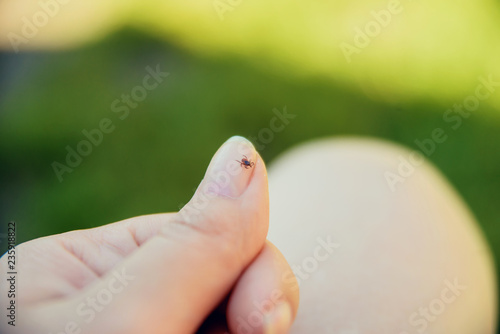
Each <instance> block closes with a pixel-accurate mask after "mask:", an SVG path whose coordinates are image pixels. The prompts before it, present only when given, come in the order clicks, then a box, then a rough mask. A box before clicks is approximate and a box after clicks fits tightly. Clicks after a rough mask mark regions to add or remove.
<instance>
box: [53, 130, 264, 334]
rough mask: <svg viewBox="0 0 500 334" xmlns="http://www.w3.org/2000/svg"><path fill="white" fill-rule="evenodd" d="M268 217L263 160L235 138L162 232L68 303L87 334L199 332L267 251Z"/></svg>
mask: <svg viewBox="0 0 500 334" xmlns="http://www.w3.org/2000/svg"><path fill="white" fill-rule="evenodd" d="M244 156H246V157H247V158H245V159H247V160H246V163H245V162H242V163H240V162H237V161H235V160H241V159H243V158H244ZM268 223H269V204H268V188H267V173H266V169H265V165H264V163H263V161H262V159H261V158H260V156H259V155H258V154H257V152H256V151H255V148H254V147H253V145H252V144H251V143H250V142H249V141H248V140H246V139H244V138H242V137H232V138H231V139H229V140H228V141H227V142H225V143H224V144H223V145H222V147H221V148H220V149H219V150H218V151H217V153H216V154H215V156H214V157H213V159H212V161H211V162H210V165H209V167H208V170H207V172H206V174H205V177H204V178H203V181H202V182H201V184H200V186H199V187H198V189H197V190H196V192H195V194H194V196H193V198H192V199H191V201H190V202H189V203H188V204H187V205H186V206H185V207H184V208H183V209H182V210H181V211H180V212H179V213H177V214H176V215H175V216H174V218H173V219H172V220H170V221H165V222H164V225H163V226H162V228H161V232H160V233H158V234H157V235H155V236H153V237H152V238H150V239H149V240H148V241H147V242H146V243H144V244H143V245H142V246H141V247H140V248H139V249H138V250H137V251H136V252H134V253H132V254H131V255H130V256H129V257H127V258H126V259H125V260H124V261H122V263H120V264H119V265H118V266H117V268H115V269H114V270H111V272H110V273H108V275H106V276H105V277H103V278H102V279H101V280H99V281H98V283H97V284H94V285H93V286H91V287H90V288H89V289H86V290H84V291H83V292H82V293H81V294H80V295H79V296H77V297H75V298H73V301H72V303H73V304H74V305H71V306H68V305H65V306H64V307H63V309H64V310H70V311H68V312H69V313H68V312H66V314H67V315H69V317H71V318H72V319H74V320H75V321H77V323H78V324H80V325H81V327H80V328H82V329H83V331H82V332H83V333H101V332H106V333H144V332H145V333H151V334H154V333H176V334H178V333H192V332H195V331H196V329H197V328H198V326H199V325H200V324H201V323H202V321H203V320H204V319H205V318H206V317H207V316H208V315H209V314H210V312H211V311H212V310H213V309H214V308H215V307H216V306H217V305H218V304H219V303H220V302H221V300H222V299H223V298H224V297H225V296H226V295H227V294H228V293H229V291H230V289H231V288H232V286H233V285H234V284H235V282H236V281H237V279H238V277H239V275H240V274H241V273H242V272H243V270H244V268H245V267H246V266H247V265H248V264H249V263H250V262H251V261H252V259H253V258H254V257H255V256H256V255H257V254H258V253H259V251H260V250H261V249H262V247H263V245H264V243H265V237H266V234H267V228H268ZM124 277H125V278H126V279H124ZM120 278H121V281H126V286H125V287H123V289H122V291H121V292H119V293H116V294H114V295H113V300H112V302H110V303H109V304H108V305H104V306H101V310H99V312H96V314H95V317H94V319H91V317H89V316H86V317H78V316H75V315H74V313H75V310H77V311H76V314H77V315H78V311H82V306H81V305H82V303H88V300H89V299H88V298H89V296H90V298H99V295H100V294H105V292H103V291H107V290H111V288H112V287H113V288H116V286H118V285H119V283H117V282H120ZM111 292H113V291H112V290H111ZM51 313H52V312H51ZM72 313H73V316H72V315H71V314H72ZM80 313H82V312H80ZM52 314H54V313H52ZM124 315H125V316H124ZM117 319H120V321H117Z"/></svg>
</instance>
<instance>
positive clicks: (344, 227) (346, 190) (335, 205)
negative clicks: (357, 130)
mask: <svg viewBox="0 0 500 334" xmlns="http://www.w3.org/2000/svg"><path fill="white" fill-rule="evenodd" d="M410 154H413V153H412V151H409V150H408V149H404V148H402V147H399V146H396V145H394V144H390V143H388V142H384V141H380V140H375V139H371V138H369V139H361V138H338V139H325V140H320V141H314V142H311V143H307V144H304V145H301V146H299V147H297V148H294V149H292V150H290V151H288V152H287V153H285V154H284V155H283V156H281V157H279V158H278V159H277V160H275V161H274V162H273V164H272V165H271V166H270V168H269V175H270V177H269V180H270V183H269V188H270V210H271V211H270V212H271V220H270V221H271V224H270V229H269V235H268V238H269V240H271V241H272V242H273V243H274V244H275V245H276V246H277V247H278V248H279V249H280V250H281V251H282V253H283V254H284V255H285V257H286V259H287V260H288V262H289V264H290V265H291V266H292V268H296V269H297V267H299V268H300V269H301V270H300V271H296V274H297V278H298V280H299V283H300V308H299V312H298V314H297V318H296V321H295V323H294V325H293V326H292V330H291V333H340V334H380V333H388V334H389V333H390V334H419V333H427V334H438V333H439V334H449V333H453V334H479V333H482V334H492V333H495V329H496V314H497V300H496V297H497V288H496V278H495V274H494V266H493V261H492V256H491V253H490V251H489V248H488V245H487V244H486V242H485V239H484V237H483V235H482V234H481V232H480V230H479V228H478V224H477V222H476V221H475V218H474V217H473V216H472V214H471V213H470V211H469V210H468V208H467V206H466V205H465V203H464V202H463V200H462V199H461V198H460V197H459V196H458V195H457V193H456V192H455V191H454V190H453V188H452V187H451V186H450V185H449V183H448V182H447V181H446V180H445V179H444V177H443V176H442V175H441V174H440V173H439V172H438V171H437V170H436V169H435V168H434V167H433V166H431V164H430V163H429V162H427V161H425V162H423V163H422V164H421V165H419V166H414V170H413V172H412V173H411V172H409V173H408V174H407V177H405V178H404V181H403V182H399V183H397V184H395V187H394V188H393V189H394V191H392V189H391V187H390V186H389V183H388V182H387V180H386V177H385V175H386V172H393V173H397V171H398V167H399V164H400V161H401V160H400V159H399V158H400V157H403V158H404V159H406V160H409V158H410ZM413 156H414V157H416V156H415V155H413ZM326 236H330V237H331V239H332V241H333V242H335V243H338V245H339V246H338V248H337V249H335V251H334V252H333V253H332V254H331V255H329V257H328V258H327V259H326V260H323V261H316V262H317V266H316V268H314V266H313V264H314V263H313V262H311V261H310V258H311V257H313V251H314V250H315V248H316V247H317V246H318V241H317V238H318V237H321V238H326ZM320 255H321V256H323V254H320ZM308 258H309V262H307V260H306V259H308ZM305 261H306V262H305ZM305 268H307V269H309V270H310V271H312V272H310V273H309V272H307V271H306V270H305ZM312 269H314V270H312ZM306 276H307V277H306ZM454 285H458V287H456V289H450V288H449V286H452V287H453V286H454Z"/></svg>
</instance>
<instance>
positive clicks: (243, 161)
mask: <svg viewBox="0 0 500 334" xmlns="http://www.w3.org/2000/svg"><path fill="white" fill-rule="evenodd" d="M236 162H239V163H240V165H241V167H245V169H248V168H252V167H253V166H255V162H253V161H250V160H248V158H247V156H246V155H244V158H243V159H241V161H240V160H236Z"/></svg>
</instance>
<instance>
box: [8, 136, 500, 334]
mask: <svg viewBox="0 0 500 334" xmlns="http://www.w3.org/2000/svg"><path fill="white" fill-rule="evenodd" d="M407 153H408V152H407V151H405V150H403V149H401V148H397V147H394V146H392V145H389V144H385V143H379V142H374V141H371V140H370V141H368V140H352V139H350V140H329V141H322V142H315V143H311V144H309V145H307V146H303V147H301V148H298V149H295V150H292V151H291V152H290V153H288V154H286V155H285V156H283V157H281V158H279V159H278V160H277V161H276V162H275V163H274V165H273V166H272V167H271V169H270V201H269V197H268V191H267V189H268V186H267V172H266V168H265V165H264V163H263V161H262V159H261V158H260V156H259V155H258V153H257V152H255V150H254V148H253V146H251V144H249V143H248V142H247V141H246V140H244V139H242V138H240V137H236V138H233V139H232V140H230V141H228V142H226V143H225V144H224V145H223V147H222V148H221V149H220V150H219V151H218V153H217V154H216V156H215V158H214V159H213V160H212V162H211V164H210V166H209V169H208V171H207V174H206V176H205V178H204V180H203V181H202V183H201V185H200V187H199V188H198V190H197V191H196V194H195V195H194V197H193V199H192V200H191V202H190V204H188V205H187V207H185V208H184V209H183V210H182V211H181V212H179V213H165V214H156V215H148V216H141V217H135V218H131V219H127V220H125V221H121V222H117V223H113V224H109V225H106V226H103V227H99V228H95V229H91V230H81V231H73V232H69V233H65V234H61V235H56V236H50V237H46V238H41V239H36V240H33V241H30V242H27V243H24V244H22V245H20V246H19V247H18V248H17V251H18V263H19V268H18V271H19V272H20V273H21V274H20V275H19V278H18V279H19V281H18V287H17V289H18V291H22V293H19V296H18V300H17V302H18V305H19V310H18V315H19V314H22V315H23V316H22V319H23V320H19V323H18V325H19V326H17V327H16V328H15V330H14V329H13V328H11V327H6V326H5V324H6V323H5V321H3V322H2V323H1V324H0V326H3V327H0V330H1V331H2V332H6V333H27V334H29V333H60V332H63V331H64V330H65V329H68V328H67V326H68V324H70V325H69V326H70V327H69V329H72V328H71V325H72V324H73V323H76V324H77V329H81V332H80V333H120V334H121V333H153V334H154V333H193V332H195V331H196V330H197V329H198V327H199V326H200V325H201V324H202V323H204V324H205V325H204V326H203V328H202V330H201V332H205V333H225V332H226V331H229V332H231V333H287V332H292V333H341V334H365V333H366V334H371V333H394V334H404V333H408V334H413V333H420V332H419V330H420V329H422V328H423V324H422V321H420V322H418V324H419V325H418V326H415V324H414V323H410V321H409V320H408V319H409V317H410V316H412V315H413V313H414V312H417V316H418V317H423V316H420V315H419V313H418V312H419V308H424V309H425V308H428V307H429V304H431V306H436V305H438V304H439V303H437V302H434V304H432V303H433V301H434V300H435V299H441V298H442V297H441V296H442V295H443V294H442V290H444V289H446V287H447V283H446V280H450V281H452V282H453V280H454V279H455V278H458V280H459V282H460V287H462V286H466V288H465V289H464V290H459V293H460V294H459V295H456V296H454V295H453V292H446V293H445V294H444V296H445V298H446V301H450V300H451V299H452V298H453V297H455V298H454V299H453V302H450V303H445V304H444V305H445V306H446V311H445V312H443V313H441V314H439V315H435V314H433V313H431V314H430V316H432V317H433V318H432V320H427V325H426V328H425V331H422V332H423V333H454V334H477V333H486V334H492V333H494V330H495V324H496V318H495V315H496V287H495V278H494V275H493V266H492V262H491V257H490V254H489V251H488V248H487V246H486V244H485V242H484V240H483V238H482V236H481V235H480V234H479V233H478V230H477V226H476V223H475V222H474V219H473V217H472V216H471V215H470V214H469V212H468V211H467V209H466V207H465V205H464V204H463V203H462V201H461V200H460V199H459V198H458V197H457V195H456V194H455V193H454V191H453V190H452V189H451V188H450V187H449V186H448V185H447V184H446V182H445V181H443V179H442V177H441V176H440V175H439V174H438V173H437V172H436V171H435V170H434V169H433V168H432V167H430V166H429V165H428V164H427V163H424V164H423V165H421V166H419V167H418V168H416V169H415V173H414V174H413V175H412V176H411V177H409V178H407V179H406V181H405V182H404V183H401V184H399V185H398V188H396V191H395V192H392V191H390V190H388V189H389V188H388V187H387V183H386V181H385V179H384V172H385V171H387V170H392V169H394V167H395V166H396V168H397V163H398V159H397V157H398V155H400V154H403V155H404V154H407ZM243 155H246V156H248V159H249V160H250V161H252V162H254V163H255V165H254V166H253V167H252V168H250V169H245V168H242V167H241V165H238V164H237V162H235V161H234V160H235V159H237V160H240V159H241V157H242V156H243ZM227 161H233V162H234V164H236V165H238V166H237V167H239V172H238V170H236V169H234V166H230V167H227ZM228 168H229V169H228ZM222 170H227V171H229V172H230V173H229V175H231V176H230V181H229V183H227V182H226V181H223V182H222V181H221V182H220V180H217V178H216V177H215V176H214V175H215V174H216V173H217V172H220V171H222ZM214 182H215V185H218V186H221V187H219V189H218V190H214V189H216V188H217V187H214ZM222 185H224V186H222ZM214 191H217V194H214V193H213V192H214ZM207 198H208V201H207ZM269 202H270V205H271V216H270V218H271V224H270V226H269V234H268V235H267V233H268V224H269ZM198 209H199V210H198ZM266 235H267V236H268V239H269V240H270V241H266ZM318 237H320V238H330V239H332V240H333V241H334V243H335V244H336V245H337V246H336V247H335V249H331V248H328V247H326V248H325V247H323V248H322V249H318V244H319V243H321V242H318ZM271 242H273V243H274V244H276V246H277V247H278V248H276V247H275V246H274V245H273V244H272V243H271ZM278 249H279V250H278ZM329 250H331V252H329ZM282 254H283V255H284V256H283V255H282ZM285 258H286V260H285ZM287 260H288V262H287ZM1 263H2V271H5V270H6V268H5V257H4V258H2V262H1ZM290 265H291V266H292V267H293V268H294V270H295V272H296V275H297V278H298V281H299V282H300V308H299V289H298V288H297V282H296V280H295V278H294V276H293V274H291V268H290ZM117 273H118V274H117ZM120 273H125V276H124V277H125V279H123V276H122V280H120V279H117V275H118V276H120ZM127 277H128V279H127ZM1 284H2V285H0V289H1V291H0V293H1V294H2V296H3V295H4V294H5V293H6V291H5V290H6V289H7V286H6V284H5V281H2V282H1ZM118 290H119V291H118ZM109 295H111V296H112V301H111V302H109V304H106V305H102V304H99V300H101V301H103V300H105V299H106V298H105V297H106V296H109ZM99 297H100V298H99ZM89 298H90V299H89ZM4 301H5V299H4V298H3V299H2V301H1V302H0V303H4ZM82 302H83V303H84V304H83V305H84V307H83V308H82ZM436 303H437V304H436ZM96 304H97V305H96ZM226 306H227V307H226ZM1 307H2V309H4V307H5V305H4V304H2V305H1ZM96 308H97V309H99V311H95V309H96ZM78 310H80V311H82V310H86V311H87V312H86V313H84V315H82V314H81V312H78ZM89 310H94V311H95V312H94V317H93V318H92V319H91V320H90V319H89V318H90V315H89V314H90V313H91V312H89ZM432 310H435V309H432ZM424 314H425V313H424ZM207 317H208V318H209V320H207ZM259 317H260V318H259ZM418 317H417V318H415V319H417V320H418V319H420V318H418ZM19 318H21V317H20V316H19ZM259 319H260V320H262V321H260V322H259V321H258V320H259ZM293 319H295V322H294V323H293V325H292V320H293ZM415 319H413V320H415ZM429 319H431V318H429ZM87 320H88V321H87ZM226 322H227V323H228V325H229V328H226V327H225V323H226ZM23 326H24V327H23ZM290 326H291V328H290ZM73 329H74V328H73Z"/></svg>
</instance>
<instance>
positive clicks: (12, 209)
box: [0, 0, 500, 258]
mask: <svg viewBox="0 0 500 334" xmlns="http://www.w3.org/2000/svg"><path fill="white" fill-rule="evenodd" d="M214 3H215V2H200V4H194V3H189V4H188V3H176V2H172V1H165V2H161V3H160V2H157V1H147V2H141V3H139V2H135V1H129V2H125V3H124V4H121V5H116V6H119V8H120V10H116V11H115V12H112V11H111V9H113V8H114V7H112V6H111V5H109V4H107V5H106V6H107V7H109V8H111V9H109V8H108V9H109V10H108V11H104V13H108V14H109V15H108V16H106V15H98V16H97V18H95V17H94V18H93V20H90V19H88V18H87V17H86V16H85V17H79V18H78V19H75V21H74V22H73V23H71V24H70V23H67V22H66V23H65V24H68V25H69V26H68V29H67V30H65V29H56V28H57V27H59V26H58V24H60V23H59V21H57V20H59V18H58V17H56V18H54V22H53V26H52V27H51V29H50V30H49V29H47V30H46V31H45V32H43V31H41V32H40V37H39V39H33V40H30V43H29V44H28V45H26V49H27V50H28V49H29V50H28V51H25V52H21V53H14V52H11V51H9V50H10V46H9V44H8V43H6V41H5V40H4V41H3V48H4V50H5V51H4V52H3V53H2V54H0V75H1V77H0V159H1V161H0V169H1V173H0V178H1V185H2V187H1V193H0V196H1V199H2V200H1V207H0V215H1V217H0V218H1V220H2V221H3V222H6V221H9V220H14V221H16V222H17V224H18V228H19V230H18V242H23V241H26V240H29V239H32V238H36V237H40V236H44V235H49V234H54V233H60V232H64V231H68V230H73V229H81V228H89V227H95V226H100V225H102V224H106V223H109V222H114V221H117V220H121V219H125V218H128V217H131V216H136V215H142V214H149V213H155V212H165V211H177V210H178V209H179V207H181V206H182V205H183V204H184V203H186V202H187V201H188V199H189V198H190V197H191V195H192V193H193V191H194V189H195V188H196V186H197V185H198V182H199V181H200V180H201V178H202V176H203V173H204V170H205V168H206V166H207V164H208V162H209V160H210V158H211V156H212V154H213V153H214V151H215V150H216V149H217V148H218V147H219V145H220V144H221V143H222V142H223V141H224V140H226V139H227V138H228V137H230V136H232V135H235V134H239V135H243V136H247V137H255V136H257V135H258V133H259V131H260V130H261V129H263V128H266V127H269V122H270V120H271V118H272V117H273V116H274V114H273V111H272V110H273V109H274V108H277V109H279V110H282V109H283V108H284V107H285V106H286V108H287V110H288V111H289V112H290V113H292V114H295V115H297V118H296V119H295V120H294V121H292V122H291V123H290V124H289V125H288V126H287V127H286V128H285V130H284V131H282V132H280V133H276V134H275V138H274V140H273V141H272V142H271V143H269V144H268V145H266V147H265V149H263V150H262V151H261V154H262V156H263V158H264V159H265V160H266V161H267V162H268V163H269V162H272V161H273V159H274V158H275V157H276V156H277V155H278V154H280V153H282V152H283V151H284V150H286V149H287V148H289V147H291V146H293V145H295V144H298V143H301V142H303V141H306V140H311V139H314V138H321V137H327V136H340V135H362V136H375V137H379V138H385V139H389V140H392V141H395V142H397V143H401V144H404V145H407V146H408V147H410V148H413V149H418V147H417V146H416V145H415V140H423V139H426V138H430V137H431V133H432V131H433V130H434V129H435V128H442V129H444V131H445V132H446V134H447V135H448V136H449V137H448V140H446V141H445V142H444V143H442V144H438V145H437V149H436V151H435V152H434V153H433V154H432V155H431V156H429V157H428V158H429V159H430V160H431V161H432V162H433V163H434V164H435V165H437V166H438V167H439V168H440V169H441V170H442V171H443V173H444V174H445V175H446V177H447V178H448V179H449V180H450V181H451V183H452V184H453V185H454V186H455V187H456V188H457V190H458V191H459V192H460V194H461V195H462V196H463V197H464V199H465V201H466V202H467V203H468V204H469V205H470V207H471V208H472V211H473V212H474V214H475V215H476V217H477V219H478V221H479V222H480V224H481V227H482V229H483V231H484V232H485V235H486V238H487V239H488V241H489V242H490V244H491V246H492V248H493V252H494V255H495V257H496V258H498V257H499V256H500V221H499V220H500V219H499V217H500V206H499V205H498V204H497V203H498V199H499V198H500V154H499V151H498V143H500V131H499V130H500V116H499V115H500V114H499V107H500V89H499V90H498V92H496V93H494V94H492V96H491V97H490V98H489V99H488V100H486V101H483V102H481V104H480V106H479V108H478V109H477V110H475V111H474V112H473V113H472V115H471V116H470V117H469V118H467V119H464V120H463V124H462V125H461V126H460V127H459V128H458V129H456V130H453V129H452V128H451V124H450V123H447V122H445V121H444V120H443V114H444V113H445V112H446V110H447V109H449V108H451V107H452V106H453V105H454V104H456V103H462V102H463V100H464V98H466V97H467V96H470V95H472V94H474V92H475V88H476V87H477V85H478V84H479V81H478V79H477V78H478V77H479V76H483V77H488V76H489V75H492V76H493V78H495V79H496V81H500V57H499V56H500V43H498V41H500V33H499V32H500V29H499V28H500V20H498V18H499V17H500V16H499V13H500V4H499V2H498V1H496V2H495V1H476V2H470V1H469V2H466V1H453V2H452V1H447V0H446V1H440V2H429V1H427V2H426V1H412V2H410V1H402V2H401V3H402V4H403V7H404V10H403V11H402V12H401V13H400V14H398V15H394V16H393V17H392V21H391V22H390V24H388V26H387V27H383V29H382V30H381V32H380V34H378V35H377V36H376V37H373V38H372V40H371V42H370V45H368V46H367V47H366V48H362V49H361V51H360V53H359V54H354V55H353V56H352V59H351V60H352V61H351V62H348V61H346V58H345V57H344V54H343V53H342V51H341V48H340V45H341V43H343V42H346V43H351V44H353V39H354V37H355V35H356V32H355V28H356V27H360V28H363V27H364V26H365V24H366V23H368V22H370V21H372V20H374V16H373V15H372V13H371V11H373V10H375V11H381V10H385V9H387V2H386V1H373V2H367V1H365V2H363V1H361V2H355V3H350V2H347V1H336V2H333V1H329V2H319V1H318V2H316V1H313V2H298V1H295V2H289V3H285V2H283V1H272V2H264V1H261V0H259V1H250V0H248V1H242V2H240V4H239V5H237V6H233V7H234V8H233V10H230V11H227V12H225V14H224V15H225V17H224V19H223V20H221V18H220V16H219V15H218V13H217V9H215V8H214V7H213V6H214ZM87 6H90V7H91V6H96V7H95V8H97V9H99V6H100V5H99V4H97V2H96V3H95V4H94V2H92V1H91V2H89V4H87ZM102 6H104V5H102ZM77 9H78V8H73V10H74V11H76V10H77ZM61 11H63V9H61ZM32 12H33V11H32ZM61 13H62V14H60V16H63V15H64V13H63V12H61ZM111 13H112V14H111ZM101 14H102V13H101ZM13 22H14V21H13ZM89 22H90V23H92V24H88V23H89ZM12 24H13V26H4V27H3V29H11V30H12V29H18V28H19V27H17V26H15V24H16V22H14V23H12ZM61 24H62V23H61ZM85 24H88V26H86V25H85ZM87 27H88V29H87ZM78 28H79V29H80V30H81V29H83V32H82V33H80V34H79V35H72V34H74V31H77V30H78ZM41 30H42V29H41ZM80 30H79V31H80ZM0 42H1V41H0ZM23 47H24V45H23ZM157 64H159V65H160V68H161V69H162V70H163V71H168V72H169V73H170V76H169V77H168V78H166V79H165V81H164V82H163V83H161V84H160V85H159V86H158V88H156V89H154V90H153V91H151V92H149V94H148V96H147V98H146V99H145V100H144V101H142V102H140V103H139V105H138V107H137V108H135V109H132V110H131V112H130V115H129V116H128V117H127V118H126V119H124V120H120V119H119V117H118V116H119V114H116V113H114V112H112V110H111V103H112V102H113V101H114V100H115V99H117V98H120V96H121V95H122V94H129V93H130V91H131V90H132V89H133V88H134V87H135V86H137V85H140V84H141V83H142V80H143V78H144V76H145V75H146V74H147V72H146V70H145V68H146V67H147V66H150V67H153V68H154V67H156V65H157ZM103 118H109V119H111V120H112V121H113V124H114V125H115V126H116V129H115V130H114V132H113V133H111V134H106V135H104V139H103V142H102V144H100V145H99V146H97V147H94V148H93V151H92V153H91V154H90V155H89V156H88V157H85V158H84V159H83V162H82V163H81V165H79V166H78V167H76V168H75V169H74V171H73V172H72V173H67V174H64V176H63V178H64V179H63V182H59V180H58V179H57V177H56V175H55V173H54V170H53V168H52V166H51V164H52V163H53V162H54V161H58V162H61V163H64V160H65V157H66V153H67V152H66V149H65V147H66V146H67V145H69V146H71V147H73V148H75V147H76V145H77V144H78V142H79V141H81V140H82V139H85V137H84V136H83V134H82V130H84V129H87V130H91V129H94V128H97V126H98V124H99V122H100V121H101V119H103ZM4 225H6V224H4ZM423 246H424V245H423Z"/></svg>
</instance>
